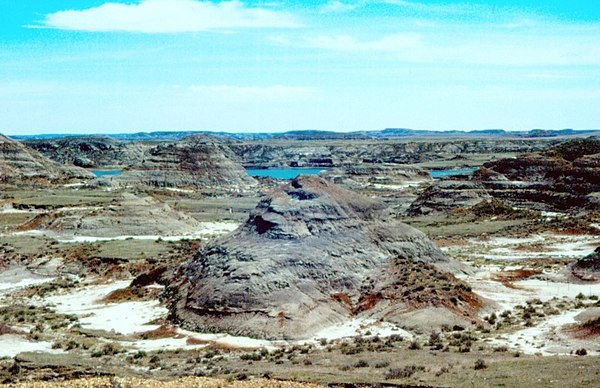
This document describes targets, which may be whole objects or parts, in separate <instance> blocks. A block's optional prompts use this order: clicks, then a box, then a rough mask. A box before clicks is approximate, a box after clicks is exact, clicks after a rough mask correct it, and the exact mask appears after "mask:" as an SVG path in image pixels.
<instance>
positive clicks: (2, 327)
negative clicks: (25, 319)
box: [0, 323, 22, 335]
mask: <svg viewBox="0 0 600 388" xmlns="http://www.w3.org/2000/svg"><path fill="white" fill-rule="evenodd" d="M4 334H22V333H19V332H18V331H16V330H15V329H13V328H12V327H10V326H8V325H7V324H5V323H0V335H4Z"/></svg>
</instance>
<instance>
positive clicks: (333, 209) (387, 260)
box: [166, 176, 480, 338]
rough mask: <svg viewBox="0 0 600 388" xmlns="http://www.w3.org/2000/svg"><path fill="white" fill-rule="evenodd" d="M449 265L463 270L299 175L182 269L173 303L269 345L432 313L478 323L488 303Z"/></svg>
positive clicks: (361, 200) (376, 205)
mask: <svg viewBox="0 0 600 388" xmlns="http://www.w3.org/2000/svg"><path fill="white" fill-rule="evenodd" d="M449 268H454V269H456V268H458V264H457V263H455V262H453V261H452V260H450V259H449V258H448V257H446V256H445V255H444V254H443V253H442V252H441V251H440V250H439V249H438V248H437V247H435V246H434V245H433V244H432V242H431V241H430V240H429V239H428V238H427V237H426V236H425V235H424V234H423V233H421V232H420V231H418V230H416V229H414V228H412V227H410V226H408V225H405V224H403V223H401V222H399V221H397V220H395V219H392V218H391V217H390V216H388V215H387V214H386V210H385V208H384V207H383V206H382V204H381V203H380V202H378V201H375V200H373V199H371V198H367V197H364V196H361V195H358V194H355V193H353V192H350V191H348V190H345V189H342V188H340V187H338V186H336V185H335V184H333V183H331V182H328V181H326V180H324V179H321V178H318V177H307V176H301V177H299V178H297V179H295V180H293V181H292V182H291V183H290V184H288V185H285V186H282V187H280V188H279V189H277V190H276V191H274V192H273V193H272V194H271V195H270V196H269V197H268V198H266V199H264V200H263V201H262V202H261V203H260V204H259V205H258V206H257V208H256V209H255V210H254V212H253V213H252V214H251V215H250V217H249V219H248V220H247V222H246V223H245V224H243V225H242V226H240V227H239V228H238V229H237V230H236V231H234V232H233V233H231V234H230V235H228V236H225V237H223V238H221V239H218V240H216V241H214V242H213V243H211V244H210V245H208V246H207V247H206V248H205V249H203V250H202V251H200V252H199V253H198V254H197V255H196V256H195V258H194V259H193V260H191V261H190V262H189V263H187V264H185V265H183V266H182V267H181V268H180V269H179V270H178V271H177V272H176V275H175V277H174V283H173V285H172V286H171V287H169V288H168V289H167V292H166V296H167V299H169V300H170V301H171V315H172V319H173V320H175V321H177V322H178V323H181V324H182V325H184V326H185V327H188V328H191V329H195V330H201V331H226V332H230V333H234V334H243V335H251V336H258V337H266V338H306V337H310V336H311V335H314V334H315V333H316V332H317V331H318V330H320V329H323V328H326V327H329V326H331V325H335V324H339V323H342V322H345V321H346V320H347V319H348V318H349V317H352V316H357V315H359V316H361V317H374V318H381V319H385V320H390V321H401V320H402V318H401V317H402V315H403V314H405V313H407V312H410V311H414V310H415V309H419V308H425V307H440V308H442V309H443V310H444V311H446V312H447V313H448V317H452V319H456V318H457V317H458V318H459V319H463V320H465V319H466V320H469V321H470V320H471V318H473V317H474V314H473V313H474V311H475V309H476V308H477V307H478V305H479V303H480V302H479V300H478V299H477V298H476V297H475V296H474V295H473V294H472V293H470V289H469V287H468V286H466V285H465V284H464V283H462V282H460V281H458V280H457V279H455V278H454V277H453V276H452V275H450V274H449V273H445V272H444V269H449Z"/></svg>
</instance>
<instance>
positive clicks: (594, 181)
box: [409, 139, 600, 214]
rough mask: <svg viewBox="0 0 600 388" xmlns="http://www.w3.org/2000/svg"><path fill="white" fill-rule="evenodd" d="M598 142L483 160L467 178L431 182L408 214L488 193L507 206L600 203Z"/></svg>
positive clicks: (573, 207) (557, 207) (471, 201)
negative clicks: (513, 156)
mask: <svg viewBox="0 0 600 388" xmlns="http://www.w3.org/2000/svg"><path fill="white" fill-rule="evenodd" d="M599 149H600V141H598V140H593V139H579V140H574V141H570V142H566V143H563V144H560V145H559V146H556V147H553V148H551V149H549V150H547V151H545V152H541V153H533V154H524V155H520V156H519V157H517V158H512V159H501V160H498V161H495V162H489V163H485V164H484V168H482V169H480V170H478V171H476V172H475V173H473V174H472V175H471V176H470V177H469V178H458V179H448V180H443V181H438V182H435V183H434V184H433V185H432V186H431V187H430V188H429V189H427V190H426V191H425V192H423V193H422V194H421V195H420V196H419V197H418V198H417V200H416V201H415V202H414V203H413V204H412V205H411V207H410V208H409V213H410V214H424V213H430V212H432V211H440V212H446V211H448V210H450V209H455V208H461V207H471V206H473V205H475V204H476V203H477V202H478V201H488V200H489V199H490V197H493V198H495V199H498V200H501V201H504V202H506V203H508V204H510V205H511V206H514V207H519V208H528V209H533V210H540V211H559V212H572V213H577V212H581V211H586V210H597V209H599V208H600V153H598V150H599Z"/></svg>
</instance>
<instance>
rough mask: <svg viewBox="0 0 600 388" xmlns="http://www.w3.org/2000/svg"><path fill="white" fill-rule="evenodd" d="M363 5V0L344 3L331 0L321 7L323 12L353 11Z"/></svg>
mask: <svg viewBox="0 0 600 388" xmlns="http://www.w3.org/2000/svg"><path fill="white" fill-rule="evenodd" d="M362 5H363V3H362V2H361V3H355V4H350V3H343V2H341V1H338V0H331V1H329V2H328V3H327V4H325V5H324V6H322V7H321V12H323V13H333V12H348V11H352V10H354V9H356V8H358V7H360V6H362Z"/></svg>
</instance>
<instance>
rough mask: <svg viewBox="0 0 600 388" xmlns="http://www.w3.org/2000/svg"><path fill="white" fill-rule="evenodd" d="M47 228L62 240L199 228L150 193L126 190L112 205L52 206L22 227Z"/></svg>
mask: <svg viewBox="0 0 600 388" xmlns="http://www.w3.org/2000/svg"><path fill="white" fill-rule="evenodd" d="M34 229H35V230H44V231H46V232H50V233H51V234H53V235H55V237H57V238H59V239H71V238H75V239H76V238H77V237H99V238H115V237H122V236H163V237H167V236H180V235H192V234H193V233H194V232H195V231H197V230H199V229H200V223H199V222H198V221H196V220H195V219H194V218H192V217H190V216H188V215H185V214H183V213H181V212H178V211H176V210H174V209H172V208H171V207H170V206H168V205H167V204H165V203H162V202H160V201H158V200H156V199H153V198H151V197H148V196H144V197H139V196H136V195H134V194H130V193H123V194H120V195H118V196H116V197H115V198H114V200H113V201H112V202H111V204H110V205H103V206H98V207H83V208H80V209H72V210H64V209H49V210H47V211H45V212H43V213H40V214H38V215H37V216H36V217H34V218H33V219H31V220H30V221H29V222H27V223H25V224H23V225H21V226H20V227H19V230H21V231H25V230H34Z"/></svg>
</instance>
